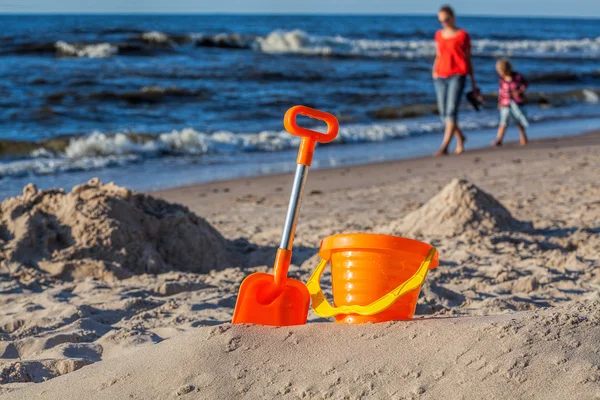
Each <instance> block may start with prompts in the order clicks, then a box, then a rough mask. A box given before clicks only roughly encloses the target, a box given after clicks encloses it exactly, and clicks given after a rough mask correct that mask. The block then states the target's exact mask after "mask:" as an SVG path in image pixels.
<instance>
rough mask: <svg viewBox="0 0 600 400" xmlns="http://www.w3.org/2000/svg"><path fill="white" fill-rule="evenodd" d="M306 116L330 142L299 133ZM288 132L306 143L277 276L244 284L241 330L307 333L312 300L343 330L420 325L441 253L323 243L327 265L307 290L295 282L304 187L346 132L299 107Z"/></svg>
mask: <svg viewBox="0 0 600 400" xmlns="http://www.w3.org/2000/svg"><path fill="white" fill-rule="evenodd" d="M298 115H303V116H306V117H309V118H314V119H317V120H320V121H323V122H325V123H326V124H327V132H326V133H324V134H323V133H320V132H317V131H313V130H310V129H306V128H302V127H300V126H298V125H297V123H296V117H297V116H298ZM284 126H285V129H286V130H287V131H288V132H289V133H291V134H292V135H296V136H300V137H301V138H302V139H301V141H300V148H299V150H298V157H297V159H296V164H297V167H296V174H295V176H294V183H293V185H292V193H291V196H290V201H289V204H288V210H287V215H286V219H285V225H284V228H283V233H282V237H281V243H280V245H279V249H278V250H277V254H276V256H275V264H274V268H273V274H267V273H254V274H252V275H250V276H248V277H247V278H246V279H245V280H244V281H243V282H242V285H241V286H240V291H239V295H238V299H237V303H236V306H235V311H234V314H233V323H234V324H244V323H247V324H260V325H272V326H288V325H302V324H305V323H306V319H307V317H308V308H309V306H310V303H311V300H312V309H313V311H314V312H315V313H316V314H317V315H319V316H320V317H324V318H332V317H335V320H336V322H339V323H349V324H356V323H365V322H383V321H391V320H405V319H410V318H412V317H413V315H414V312H415V308H416V305H417V298H418V297H419V292H420V289H421V285H422V284H423V282H424V281H425V278H426V276H427V272H428V271H429V270H430V269H433V268H436V267H437V266H438V259H437V251H436V249H435V248H434V247H433V246H431V245H429V244H427V243H423V242H419V241H416V240H412V239H406V238H402V237H398V236H390V235H378V234H370V233H352V234H339V235H333V236H329V237H327V238H325V239H324V240H323V241H322V242H321V246H320V249H319V256H320V257H321V259H322V260H321V262H320V263H319V265H318V266H317V268H316V270H315V271H314V273H313V275H312V276H311V277H310V279H309V280H308V282H307V283H306V285H305V284H304V283H302V282H301V281H299V280H296V279H291V278H288V277H287V272H288V269H289V266H290V262H291V259H292V245H293V241H294V233H295V230H296V223H297V221H298V216H299V214H300V206H301V202H302V196H303V192H304V185H305V183H306V178H307V176H308V169H309V167H310V165H311V163H312V158H313V154H314V149H315V146H316V143H317V142H319V143H328V142H331V141H332V140H334V139H335V137H336V136H337V133H338V130H339V124H338V121H337V119H336V118H335V117H334V116H333V115H331V114H328V113H326V112H323V111H319V110H315V109H312V108H309V107H305V106H295V107H292V108H290V109H289V110H288V111H287V112H286V114H285V117H284ZM328 264H331V272H332V291H333V302H334V305H331V304H330V303H329V302H328V301H327V299H326V297H325V295H324V293H323V291H322V290H321V285H320V278H321V275H322V274H323V271H324V269H325V267H326V266H327V265H328Z"/></svg>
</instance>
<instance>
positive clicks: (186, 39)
mask: <svg viewBox="0 0 600 400" xmlns="http://www.w3.org/2000/svg"><path fill="white" fill-rule="evenodd" d="M187 44H192V45H193V46H195V47H196V48H220V49H236V50H239V49H242V50H253V51H259V52H263V53H268V54H296V55H306V56H324V57H383V58H385V57H389V58H408V59H414V58H431V57H433V56H434V55H435V44H434V42H433V38H431V39H429V38H425V37H423V35H417V36H416V37H415V38H404V37H399V38H394V37H391V36H389V35H387V36H386V35H384V36H383V37H381V38H380V39H367V38H354V37H352V38H349V37H344V36H339V35H338V36H320V35H312V34H309V33H307V32H305V31H302V30H299V29H295V30H275V31H273V32H271V33H269V34H267V35H263V36H260V35H252V34H243V33H235V32H234V33H219V34H205V33H189V34H172V33H166V32H161V31H148V32H143V33H140V34H138V36H135V37H132V38H129V39H126V40H125V41H122V42H119V43H109V42H104V43H79V44H72V43H68V42H65V41H58V42H56V43H29V44H27V43H26V44H19V45H18V46H15V47H12V48H10V47H9V48H7V49H4V50H2V52H3V53H9V54H10V53H12V54H48V53H55V54H58V55H59V56H69V57H110V56H113V55H115V54H117V53H118V54H119V55H129V54H131V55H155V54H160V53H155V52H154V51H153V50H152V49H153V48H154V49H156V50H169V49H171V50H172V49H175V48H176V47H177V46H181V45H187ZM472 48H473V54H474V55H476V56H482V57H499V56H512V57H522V58H545V59H552V58H559V59H564V58H573V59H596V58H598V57H600V36H599V37H595V38H579V39H523V40H520V39H518V38H515V37H506V38H499V37H488V38H477V39H474V40H473V42H472Z"/></svg>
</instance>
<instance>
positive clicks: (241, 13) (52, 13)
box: [0, 9, 600, 20]
mask: <svg viewBox="0 0 600 400" xmlns="http://www.w3.org/2000/svg"><path fill="white" fill-rule="evenodd" d="M0 15H6V16H10V15H15V16H18V15H30V16H36V15H37V16H60V15H68V16H73V15H79V16H102V15H119V16H138V15H139V16H143V15H165V16H193V15H198V16H335V17H345V16H347V17H360V16H364V17H431V16H432V15H435V13H433V12H432V13H431V14H424V13H398V14H396V13H360V12H347V13H328V12H323V13H321V12H315V13H305V12H293V11H292V12H250V11H248V12H246V11H236V12H228V11H216V12H185V11H180V12H163V11H149V12H148V11H145V12H137V11H135V12H114V11H111V12H105V11H99V12H77V11H44V12H30V11H19V12H11V11H2V10H1V9H0ZM460 17H486V18H546V19H569V18H575V19H592V20H596V19H600V15H599V16H585V15H551V14H550V15H548V14H540V15H535V14H470V13H461V14H460V15H459V18H460Z"/></svg>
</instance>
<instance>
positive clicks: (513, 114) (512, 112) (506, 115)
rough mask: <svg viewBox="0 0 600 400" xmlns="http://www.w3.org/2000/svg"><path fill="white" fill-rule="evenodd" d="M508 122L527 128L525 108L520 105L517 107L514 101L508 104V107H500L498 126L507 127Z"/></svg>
mask: <svg viewBox="0 0 600 400" xmlns="http://www.w3.org/2000/svg"><path fill="white" fill-rule="evenodd" d="M509 120H512V121H513V122H515V123H517V124H519V125H521V126H522V127H524V128H527V127H528V126H529V121H527V114H526V113H525V108H524V107H523V106H522V105H521V106H520V105H518V104H517V103H515V102H514V101H511V102H510V106H509V107H502V108H501V109H500V126H507V125H508V122H509Z"/></svg>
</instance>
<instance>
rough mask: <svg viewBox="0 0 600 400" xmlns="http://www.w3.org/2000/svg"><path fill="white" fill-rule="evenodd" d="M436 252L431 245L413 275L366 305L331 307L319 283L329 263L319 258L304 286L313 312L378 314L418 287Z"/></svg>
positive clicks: (334, 314)
mask: <svg viewBox="0 0 600 400" xmlns="http://www.w3.org/2000/svg"><path fill="white" fill-rule="evenodd" d="M436 252H437V250H436V249H435V247H432V248H431V249H430V250H429V252H428V253H427V256H426V257H425V259H424V260H423V262H422V263H421V266H420V267H419V269H418V270H417V272H415V274H414V275H413V276H411V277H410V278H409V279H408V280H407V281H406V282H403V283H402V284H401V285H400V286H398V287H397V288H395V289H393V290H392V291H391V292H389V293H387V294H385V295H383V296H382V297H380V298H379V299H377V300H375V301H374V302H372V303H371V304H369V305H366V306H359V305H351V306H340V307H333V306H332V305H331V304H329V302H328V301H327V299H326V298H325V295H324V294H323V290H322V289H321V283H320V280H321V275H323V270H324V269H325V266H326V265H327V264H328V263H329V260H321V262H320V263H319V265H318V266H317V268H316V269H315V272H313V274H312V276H311V277H310V279H309V280H308V282H306V287H307V288H308V292H309V293H310V298H311V299H312V309H313V311H314V312H315V314H317V315H318V316H319V317H322V318H331V317H335V316H336V315H340V314H358V315H374V314H379V313H380V312H382V311H385V310H387V309H388V308H390V307H391V306H392V305H393V304H394V303H395V302H396V301H397V300H398V299H399V298H400V297H401V296H403V295H405V294H406V293H408V292H411V291H413V290H415V289H418V288H419V287H420V286H421V285H422V284H423V282H424V281H425V278H426V277H427V272H428V271H429V265H430V264H431V261H432V260H433V257H434V256H435V253H436Z"/></svg>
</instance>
